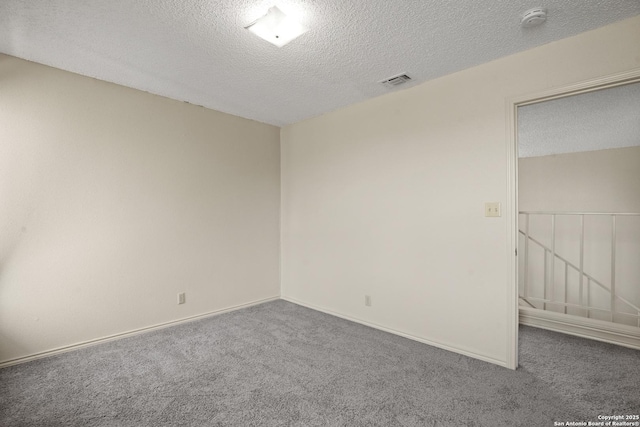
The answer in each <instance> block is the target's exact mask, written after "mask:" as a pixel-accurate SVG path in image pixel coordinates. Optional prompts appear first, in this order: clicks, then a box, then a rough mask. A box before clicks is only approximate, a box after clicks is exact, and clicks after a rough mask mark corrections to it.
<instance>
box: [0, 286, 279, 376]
mask: <svg viewBox="0 0 640 427" xmlns="http://www.w3.org/2000/svg"><path fill="white" fill-rule="evenodd" d="M278 299H280V297H279V296H274V297H270V298H265V299H261V300H255V301H250V302H247V303H244V304H238V305H234V306H231V307H226V308H221V309H219V310H213V311H209V312H207V313H202V314H197V315H195V316H189V317H184V318H182V319H178V320H172V321H169V322H164V323H158V324H156V325H152V326H147V327H144V328H139V329H133V330H131V331H127V332H122V333H119V334H113V335H108V336H106V337H102V338H96V339H92V340H87V341H82V342H79V343H75V344H71V345H67V346H63V347H58V348H54V349H52V350H46V351H42V352H39V353H34V354H31V355H28V356H22V357H18V358H15V359H9V360H4V361H2V362H0V369H1V368H5V367H7V366H12V365H17V364H20V363H25V362H30V361H32V360H36V359H42V358H43V357H49V356H53V355H56V354H60V353H66V352H68V351H72V350H77V349H80V348H84V347H89V346H92V345H96V344H101V343H105V342H109V341H114V340H117V339H121V338H127V337H131V336H134V335H139V334H143V333H145V332H151V331H155V330H158V329H164V328H168V327H170V326H176V325H179V324H181V323H187V322H192V321H194V320H199V319H204V318H206V317H211V316H217V315H219V314H224V313H229V312H231V311H236V310H240V309H243V308H247V307H251V306H254V305H258V304H264V303H266V302H270V301H275V300H278Z"/></svg>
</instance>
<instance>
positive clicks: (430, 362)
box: [0, 301, 640, 427]
mask: <svg viewBox="0 0 640 427" xmlns="http://www.w3.org/2000/svg"><path fill="white" fill-rule="evenodd" d="M520 340H521V341H520V359H521V360H520V362H521V367H520V368H519V369H518V370H517V371H510V370H507V369H504V368H500V367H498V366H494V365H491V364H489V363H485V362H481V361H478V360H474V359H470V358H468V357H465V356H460V355H457V354H454V353H451V352H447V351H444V350H439V349H437V348H433V347H430V346H427V345H424V344H420V343H417V342H414V341H411V340H408V339H405V338H402V337H398V336H395V335H391V334H388V333H385V332H381V331H378V330H375V329H371V328H368V327H365V326H362V325H359V324H355V323H351V322H348V321H346V320H342V319H339V318H336V317H333V316H329V315H326V314H323V313H319V312H317V311H314V310H309V309H306V308H303V307H300V306H297V305H294V304H291V303H288V302H285V301H274V302H270V303H266V304H262V305H259V306H255V307H251V308H248V309H244V310H240V311H236V312H232V313H228V314H224V315H220V316H215V317H211V318H208V319H204V320H200V321H195V322H191V323H188V324H183V325H179V326H176V327H172V328H168V329H163V330H159V331H154V332H149V333H146V334H142V335H138V336H135V337H131V338H126V339H122V340H119V341H114V342H110V343H105V344H101V345H97V346H93V347H89V348H85V349H81V350H77V351H73V352H69V353H65V354H61V355H58V356H53V357H49V358H46V359H41V360H37V361H33V362H30V363H26V364H22V365H17V366H12V367H8V368H5V369H0V425H1V426H3V427H8V426H48V427H51V426H154V427H155V426H252V425H263V426H553V425H554V421H561V422H566V421H597V416H598V415H600V414H602V415H611V414H638V413H639V412H640V352H639V351H635V350H630V349H626V348H622V347H617V346H613V345H608V344H603V343H598V342H595V341H588V340H584V339H579V338H574V337H570V336H566V335H561V334H557V333H553V332H548V331H544V330H540V329H534V328H529V327H521V335H520Z"/></svg>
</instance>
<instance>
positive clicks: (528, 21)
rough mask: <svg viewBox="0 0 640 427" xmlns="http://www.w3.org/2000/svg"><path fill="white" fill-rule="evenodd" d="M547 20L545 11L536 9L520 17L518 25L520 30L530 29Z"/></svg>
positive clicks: (539, 8)
mask: <svg viewBox="0 0 640 427" xmlns="http://www.w3.org/2000/svg"><path fill="white" fill-rule="evenodd" d="M546 20H547V10H546V9H543V8H541V7H536V8H534V9H531V10H528V11H526V12H525V13H524V14H523V15H522V20H520V25H522V28H531V27H535V26H536V25H540V24H542V23H543V22H544V21H546Z"/></svg>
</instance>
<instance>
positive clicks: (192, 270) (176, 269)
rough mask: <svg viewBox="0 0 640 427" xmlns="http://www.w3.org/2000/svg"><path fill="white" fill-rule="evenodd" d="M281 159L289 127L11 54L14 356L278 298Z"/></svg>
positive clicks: (5, 69) (6, 162) (9, 229)
mask: <svg viewBox="0 0 640 427" xmlns="http://www.w3.org/2000/svg"><path fill="white" fill-rule="evenodd" d="M279 162H280V154H279V129H278V128H277V127H274V126H268V125H264V124H260V123H257V122H253V121H249V120H245V119H241V118H238V117H234V116H230V115H226V114H222V113H219V112H215V111H211V110H207V109H205V108H201V107H197V106H193V105H189V104H186V103H181V102H177V101H172V100H169V99H165V98H161V97H158V96H153V95H150V94H147V93H143V92H140V91H136V90H132V89H128V88H124V87H120V86H116V85H113V84H109V83H105V82H101V81H97V80H93V79H90V78H86V77H81V76H78V75H75V74H71V73H67V72H64V71H60V70H56V69H52V68H48V67H45V66H42V65H37V64H33V63H29V62H26V61H22V60H19V59H15V58H12V57H7V56H2V55H0V201H1V202H0V361H6V360H9V359H13V358H18V357H22V356H27V355H32V354H35V353H38V352H42V351H46V350H51V349H54V348H57V347H60V346H66V345H71V344H75V343H80V342H84V341H86V340H91V339H96V338H100V337H105V336H108V335H111V334H116V333H122V332H125V331H130V330H134V329H138V328H143V327H147V326H151V325H155V324H159V323H163V322H168V321H173V320H177V319H182V318H185V317H188V316H193V315H198V314H202V313H207V312H211V311H215V310H219V309H224V308H227V307H232V306H235V305H239V304H245V303H250V302H253V301H258V300H262V299H265V298H270V297H277V296H278V295H279V270H278V262H279V261H278V260H279V203H280V175H279V169H280V166H279ZM178 292H186V294H187V303H186V304H184V305H177V303H176V302H177V301H176V298H177V296H176V295H177V293H178Z"/></svg>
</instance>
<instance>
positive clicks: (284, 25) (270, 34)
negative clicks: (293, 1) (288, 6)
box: [245, 6, 309, 47]
mask: <svg viewBox="0 0 640 427" xmlns="http://www.w3.org/2000/svg"><path fill="white" fill-rule="evenodd" d="M245 28H246V29H247V30H249V31H251V32H252V33H253V34H255V35H257V36H258V37H260V38H262V39H265V40H266V41H268V42H269V43H272V44H274V45H276V46H278V47H282V46H284V45H285V44H287V43H289V42H290V41H291V40H293V39H295V38H296V37H298V36H300V35H301V34H304V33H306V32H307V31H309V29H308V28H306V27H305V26H303V25H301V24H299V23H298V22H296V21H295V20H294V19H292V18H291V17H289V16H287V15H285V14H284V13H283V12H282V11H281V10H280V9H278V7H277V6H273V7H272V8H270V9H269V10H268V11H267V14H266V15H264V16H263V17H262V18H259V19H257V20H256V21H255V22H253V23H252V24H249V25H248V26H246V27H245Z"/></svg>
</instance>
